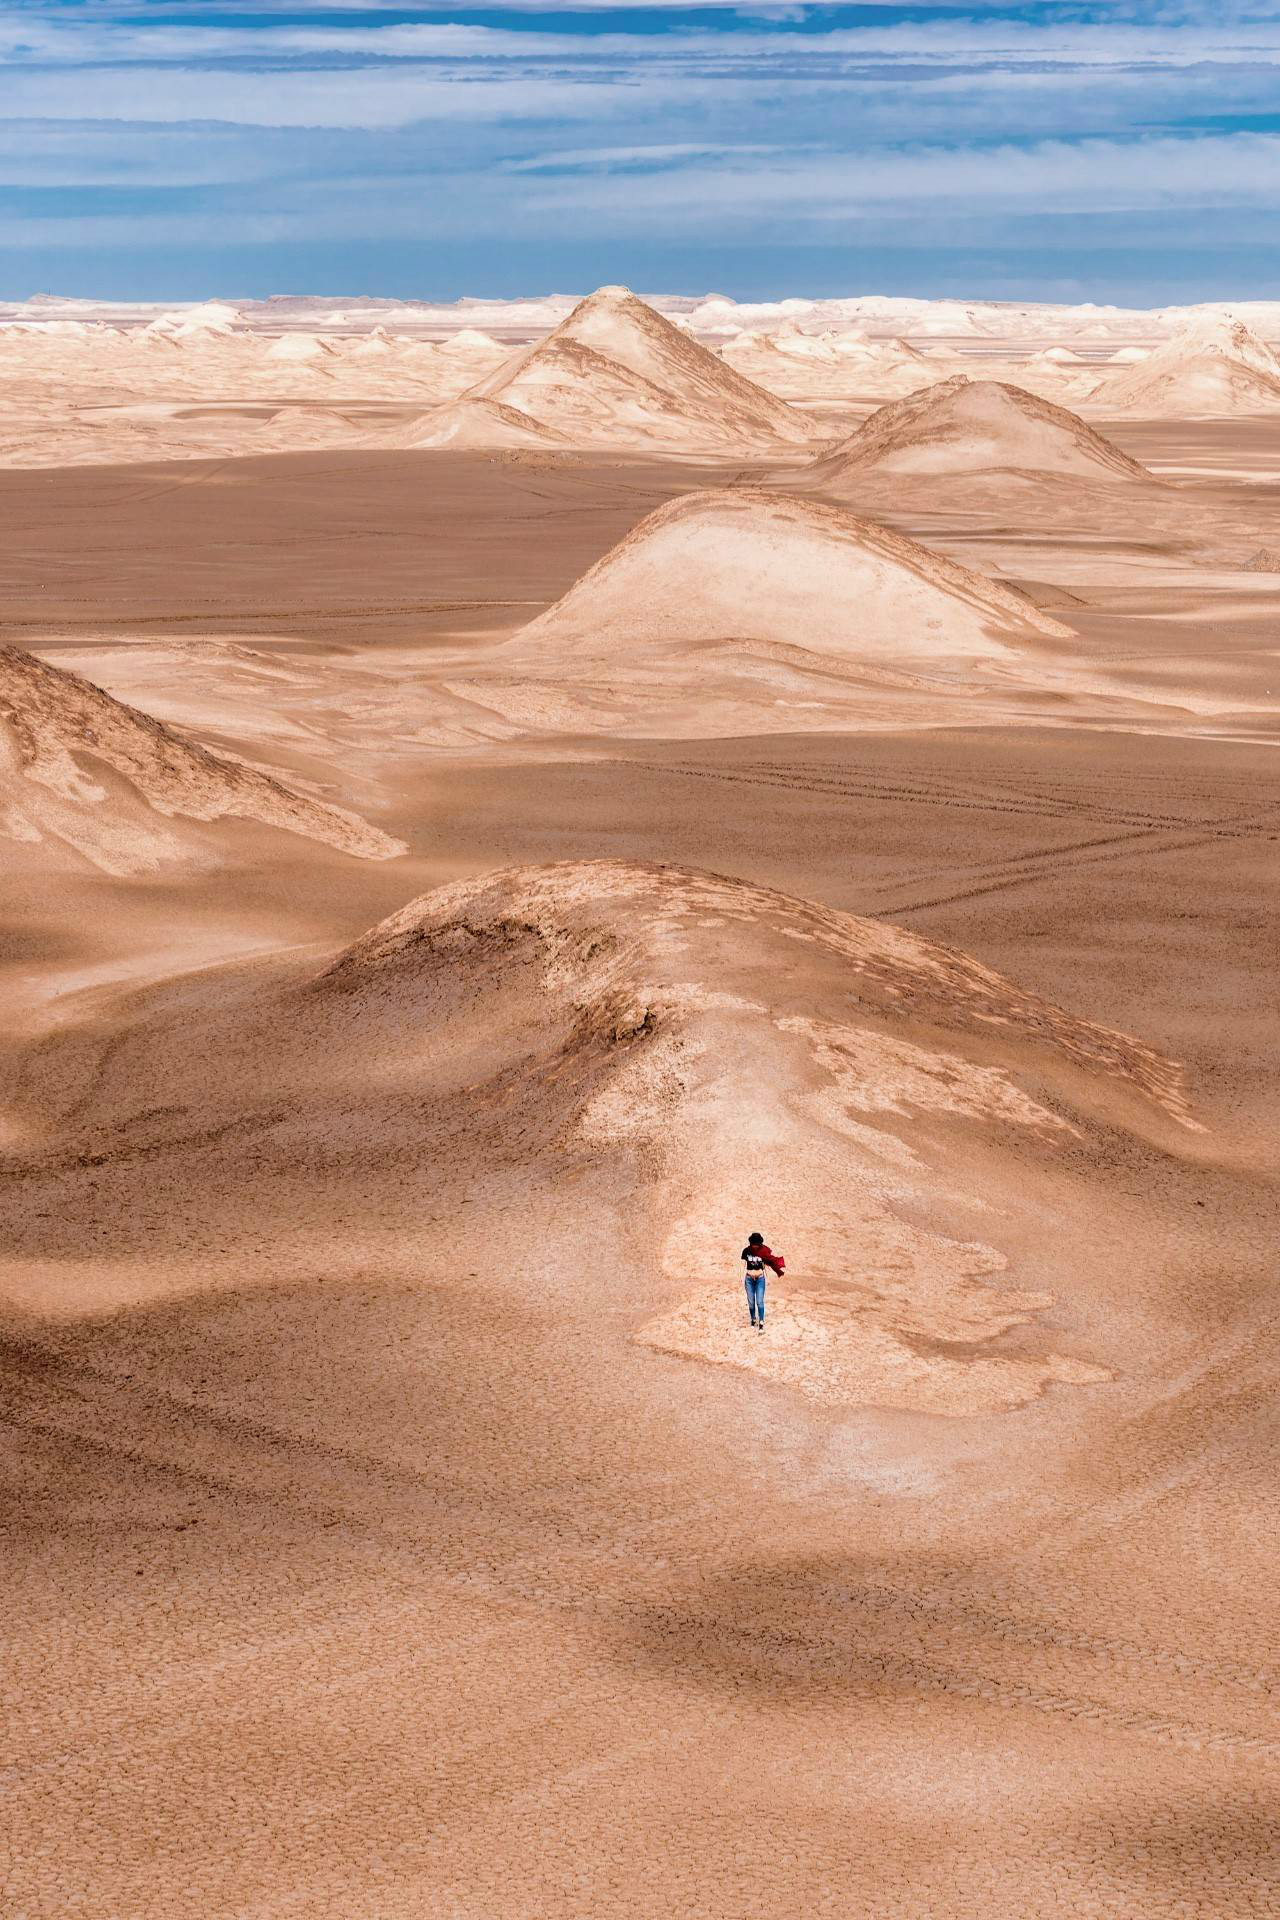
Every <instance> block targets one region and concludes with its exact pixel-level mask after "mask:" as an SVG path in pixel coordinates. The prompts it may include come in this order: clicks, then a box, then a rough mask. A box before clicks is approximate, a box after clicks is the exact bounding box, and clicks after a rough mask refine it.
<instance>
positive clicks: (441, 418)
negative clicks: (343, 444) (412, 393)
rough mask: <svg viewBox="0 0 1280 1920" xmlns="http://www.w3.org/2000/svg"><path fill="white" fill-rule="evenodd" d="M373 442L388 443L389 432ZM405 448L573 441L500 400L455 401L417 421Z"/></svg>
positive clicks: (539, 444)
mask: <svg viewBox="0 0 1280 1920" xmlns="http://www.w3.org/2000/svg"><path fill="white" fill-rule="evenodd" d="M371 444H373V445H376V446H385V445H386V444H387V436H386V434H385V433H382V434H379V435H377V436H375V438H374V440H373V441H372V442H371ZM397 444H399V445H402V446H405V447H475V448H479V449H484V448H486V447H492V448H494V449H497V448H501V447H567V446H568V445H569V441H568V440H567V439H566V438H565V436H564V434H562V433H558V432H557V431H556V430H555V428H554V427H546V426H542V425H541V424H540V423H539V422H538V421H536V420H531V419H530V417H529V415H528V414H527V413H521V412H520V411H519V409H518V408H516V407H508V406H504V405H503V403H502V401H500V400H455V401H452V402H451V403H450V404H449V405H448V406H444V407H437V408H435V409H434V410H433V411H432V412H431V413H428V414H424V415H423V416H422V418H421V419H420V420H415V421H414V423H413V425H412V427H411V429H410V431H409V433H408V435H407V436H405V437H404V438H403V439H401V440H399V441H398V443H397Z"/></svg>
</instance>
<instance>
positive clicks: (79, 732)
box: [0, 646, 404, 874]
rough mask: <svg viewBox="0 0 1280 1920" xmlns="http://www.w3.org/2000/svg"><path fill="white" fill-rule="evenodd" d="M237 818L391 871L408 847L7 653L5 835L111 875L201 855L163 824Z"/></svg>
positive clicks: (2, 675) (0, 719) (13, 651)
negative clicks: (387, 863) (57, 845)
mask: <svg viewBox="0 0 1280 1920" xmlns="http://www.w3.org/2000/svg"><path fill="white" fill-rule="evenodd" d="M177 816H181V817H182V818H185V819H187V820H192V821H211V820H218V819H222V818H226V817H230V816H235V817H239V818H241V819H245V820H256V821H260V822H262V823H263V824H264V825H266V826H271V827H282V828H284V829H286V830H287V831H288V832H290V833H299V834H304V835H306V836H307V837H308V838H310V839H313V840H320V841H323V842H325V844H326V845H328V846H331V847H337V848H340V849H341V850H342V851H343V852H344V853H351V854H356V855H358V856H360V857H362V858H364V859H368V860H385V859H388V858H390V857H391V856H392V855H394V854H397V853H402V852H403V851H404V849H403V847H402V846H401V845H400V843H399V842H398V841H396V840H392V839H391V838H389V836H388V835H387V834H385V833H381V832H380V831H379V830H378V829H377V828H376V827H371V826H369V825H368V824H367V822H365V821H363V820H361V819H360V818H358V816H357V815H355V814H353V813H348V812H346V811H345V809H343V808H341V807H334V806H329V805H328V804H326V803H325V802H323V801H319V800H313V799H311V798H309V797H308V796H306V795H304V794H300V793H296V792H294V791H293V790H292V789H291V788H290V787H288V786H286V785H285V783H284V782H283V781H281V780H277V779H275V778H273V777H272V776H271V775H270V774H267V773H262V772H260V771H259V770H258V769H257V768H255V767H248V766H244V765H242V764H241V763H240V762H239V761H235V760H228V759H224V758H223V757H222V756H221V755H219V754H215V753H211V752H210V751H209V750H208V748H206V747H203V746H201V745H200V744H199V743H198V742H197V741H194V740H190V739H187V738H185V737H184V736H183V735H182V734H181V733H179V732H178V731H177V730H176V729H175V728H173V727H170V726H166V725H165V724H164V723H163V722H161V721H159V720H153V719H151V718H150V717H149V716H148V715H147V714H145V713H139V712H138V711H137V709H136V708H134V707H129V706H126V705H125V704H124V703H123V702H122V701H119V700H115V699H113V698H112V696H111V695H110V694H108V693H104V692H103V691H102V689H101V688H100V687H95V686H94V685H93V684H92V682H91V681H88V680H83V679H81V677H80V675H79V674H76V673H68V672H66V671H64V670H63V669H62V668H60V667H51V666H48V665H46V664H45V662H44V661H42V660H38V659H36V657H35V656H34V655H33V654H30V653H27V652H25V651H23V649H21V648H19V647H13V646H0V833H4V834H6V835H7V836H8V837H9V838H10V839H11V840H16V841H25V842H29V843H37V842H40V841H46V840H52V841H55V842H61V843H62V844H63V845H64V846H68V847H71V848H74V849H75V851H76V852H77V853H79V854H81V855H83V857H84V858H85V859H87V860H90V861H92V862H93V863H94V865H95V866H98V867H101V868H103V869H104V870H105V871H106V872H108V873H116V874H128V873H139V872H145V871H148V870H150V869H153V868H155V867H157V866H160V865H161V864H163V863H165V862H167V861H169V860H174V859H182V858H183V857H184V856H185V855H187V854H189V853H190V852H191V851H192V849H191V848H190V847H188V846H187V845H186V843H185V842H184V839H183V838H182V836H181V835H180V834H179V833H177V832H175V831H174V829H173V828H171V827H168V826H165V825H163V824H162V818H163V819H168V820H172V819H174V818H175V817H177Z"/></svg>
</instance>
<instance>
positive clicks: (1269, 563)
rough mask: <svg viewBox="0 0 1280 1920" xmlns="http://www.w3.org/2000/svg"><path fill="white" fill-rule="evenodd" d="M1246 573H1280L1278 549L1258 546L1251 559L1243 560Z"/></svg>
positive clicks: (1279, 553) (1279, 552)
mask: <svg viewBox="0 0 1280 1920" xmlns="http://www.w3.org/2000/svg"><path fill="white" fill-rule="evenodd" d="M1244 570H1245V572H1246V573H1280V549H1277V548H1275V547H1259V548H1258V551H1257V552H1256V553H1255V554H1254V556H1253V558H1252V560H1247V561H1246V562H1245V568H1244Z"/></svg>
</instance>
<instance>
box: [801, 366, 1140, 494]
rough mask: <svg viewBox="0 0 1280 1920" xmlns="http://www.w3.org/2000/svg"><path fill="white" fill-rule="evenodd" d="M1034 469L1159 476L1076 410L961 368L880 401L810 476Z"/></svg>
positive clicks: (826, 479) (1082, 475)
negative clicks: (972, 376)
mask: <svg viewBox="0 0 1280 1920" xmlns="http://www.w3.org/2000/svg"><path fill="white" fill-rule="evenodd" d="M992 472H1017V473H1030V474H1034V475H1038V476H1055V477H1064V478H1070V479H1073V480H1079V481H1087V482H1092V483H1094V484H1099V483H1102V484H1111V485H1115V484H1117V483H1120V482H1124V481H1130V482H1132V481H1140V482H1144V483H1146V484H1147V485H1152V486H1154V485H1155V484H1156V482H1155V478H1154V476H1153V475H1152V474H1151V473H1149V472H1148V471H1147V469H1146V468H1145V467H1144V466H1141V465H1140V464H1139V462H1138V461H1136V460H1133V459H1131V458H1130V457H1129V455H1128V454H1127V453H1123V452H1122V451H1121V449H1120V448H1119V447H1117V446H1114V445H1113V444H1112V442H1111V441H1110V440H1107V439H1105V438H1104V437H1103V435H1102V434H1100V433H1096V432H1095V431H1094V429H1093V428H1092V427H1091V426H1089V425H1088V424H1087V423H1086V422H1085V421H1083V420H1081V419H1080V418H1079V417H1078V415H1076V414H1074V413H1072V412H1070V411H1069V410H1068V409H1067V408H1066V407H1060V406H1056V405H1055V404H1054V402H1053V401H1051V400H1043V399H1041V398H1040V397H1039V396H1038V395H1036V394H1033V393H1028V392H1026V391H1025V389H1024V388H1022V387H1015V386H1011V385H1008V384H1006V383H1005V382H1004V381H1002V380H970V379H968V378H967V377H966V376H965V375H964V374H957V375H956V376H955V377H954V378H952V379H950V380H942V381H940V382H939V383H938V384H937V385H936V386H931V387H924V388H922V389H920V390H919V391H918V392H916V393H912V394H909V395H908V396H907V397H906V398H905V399H902V400H891V401H890V402H889V404H888V405H887V406H883V407H879V408H877V410H876V412H875V413H873V414H872V415H871V416H870V418H869V419H867V420H865V421H864V422H863V424H862V426H861V427H859V429H858V430H857V432H856V433H853V434H851V435H850V436H849V438H848V439H847V440H844V441H841V442H840V444H839V445H838V446H835V447H833V448H830V449H829V450H828V451H827V452H825V453H824V454H822V455H821V456H820V458H819V459H818V460H816V461H815V462H814V464H813V465H812V466H811V467H810V468H808V469H807V471H806V478H808V479H812V480H815V481H818V482H820V483H822V484H824V485H825V484H829V483H831V482H833V481H839V480H841V479H843V478H844V477H845V476H846V475H847V476H850V477H859V478H860V477H862V476H866V475H875V474H885V475H890V474H893V475H902V476H904V477H908V478H916V477H922V476H928V477H930V478H945V477H947V476H950V475H973V474H982V473H992Z"/></svg>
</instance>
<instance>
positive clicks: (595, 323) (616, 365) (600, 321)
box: [460, 287, 813, 453]
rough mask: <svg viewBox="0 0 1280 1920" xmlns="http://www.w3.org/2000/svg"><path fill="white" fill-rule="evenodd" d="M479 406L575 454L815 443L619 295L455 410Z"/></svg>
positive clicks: (600, 295) (585, 305)
mask: <svg viewBox="0 0 1280 1920" xmlns="http://www.w3.org/2000/svg"><path fill="white" fill-rule="evenodd" d="M477 401H487V402H497V403H499V404H500V405H501V406H503V407H506V408H511V409H514V410H515V411H516V412H517V413H519V414H522V415H524V416H525V417H526V418H527V419H529V420H532V421H534V422H535V423H536V424H537V426H538V427H539V428H543V429H550V430H551V431H552V432H554V433H557V434H559V435H561V436H562V437H563V438H564V439H565V440H567V441H570V442H572V443H573V444H575V445H579V446H598V445H608V446H619V447H649V448H658V447H660V448H662V449H664V450H666V451H670V452H677V453H696V452H698V451H732V452H735V453H742V452H750V451H755V450H760V449H762V448H765V449H776V448H777V447H778V446H779V444H784V445H785V444H788V443H789V444H792V445H802V444H804V443H806V442H808V441H810V440H811V439H812V438H813V427H812V424H811V423H810V422H809V421H808V420H806V419H805V418H804V417H803V416H802V415H800V414H798V413H795V412H793V411H792V409H791V408H790V407H788V406H787V405H786V404H785V403H784V402H783V401H781V400H779V399H777V398H776V397H775V396H774V395H773V394H769V393H765V392H764V391H763V390H762V389H761V388H759V387H756V386H753V385H752V383H751V382H750V381H749V380H746V379H744V378H743V377H742V375H741V374H739V373H735V372H734V370H733V369H732V368H731V367H728V366H726V365H725V363H724V361H723V360H721V359H720V358H718V356H717V355H715V354H714V353H710V352H709V351H708V350H707V349H706V348H705V347H703V346H700V345H699V344H698V342H697V341H696V340H693V339H691V338H690V336H689V335H688V334H687V333H685V332H684V331H683V330H682V329H681V328H679V327H677V326H673V325H672V323H671V322H670V321H669V320H666V319H664V318H663V316H662V315H661V314H659V313H655V312H654V310H653V308H652V307H648V306H646V305H645V303H644V302H643V301H642V300H637V299H636V297H635V295H634V294H632V293H630V292H628V290H627V289H626V288H625V287H601V288H600V289H599V291H598V292H596V293H593V294H591V295H590V297H589V298H588V299H586V300H583V301H582V302H580V304H579V305H578V306H576V307H575V308H574V310H573V312H572V313H571V314H569V315H568V317H567V318H566V319H564V320H562V321H561V323H560V325H559V326H558V327H556V328H555V329H554V331H553V332H552V333H550V334H548V335H547V337H546V339H544V340H540V341H539V342H538V343H537V344H536V345H535V346H532V347H530V348H529V349H527V351H525V352H523V353H521V354H519V355H517V356H516V357H515V358H514V359H513V360H508V361H507V362H506V363H505V364H504V365H502V366H501V367H499V368H498V369H497V370H496V371H495V372H494V373H492V374H490V375H489V376H487V377H486V378H485V379H484V380H482V381H480V382H479V383H477V384H476V385H475V386H473V387H471V388H470V389H469V390H468V392H467V393H466V394H465V395H464V396H463V399H462V402H461V403H460V404H461V405H462V406H463V407H465V408H468V409H470V408H472V407H473V405H474V403H475V402H477ZM485 417H488V416H485ZM476 419H477V426H476V428H475V431H476V432H477V433H478V432H482V431H483V430H484V429H483V424H482V417H481V416H479V415H477V416H476ZM473 444H479V442H478V441H473Z"/></svg>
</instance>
